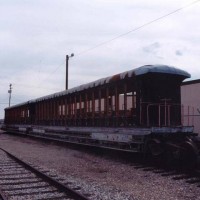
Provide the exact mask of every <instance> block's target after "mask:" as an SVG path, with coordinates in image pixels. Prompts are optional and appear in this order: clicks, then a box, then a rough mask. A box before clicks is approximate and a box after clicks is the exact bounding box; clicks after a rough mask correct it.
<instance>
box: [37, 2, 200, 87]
mask: <svg viewBox="0 0 200 200" xmlns="http://www.w3.org/2000/svg"><path fill="white" fill-rule="evenodd" d="M199 1H200V0H196V1H193V2H190V3H188V4H186V5H185V6H182V7H180V8H178V9H176V10H173V11H171V12H169V13H167V14H165V15H162V16H160V17H158V18H156V19H154V20H152V21H149V22H147V23H145V24H143V25H141V26H138V27H136V28H134V29H132V30H130V31H128V32H125V33H122V34H120V35H118V36H116V37H114V38H112V39H110V40H107V41H104V42H102V43H99V44H97V45H95V46H93V47H91V48H89V49H86V50H84V51H81V52H79V53H76V56H81V55H83V54H85V53H87V52H89V51H92V50H94V49H96V48H98V47H101V46H104V45H106V44H108V43H110V42H113V41H114V40H117V39H119V38H121V37H124V36H126V35H128V34H130V33H133V32H136V31H138V30H140V29H142V28H144V27H146V26H149V25H151V24H153V23H155V22H157V21H159V20H162V19H164V18H166V17H168V16H170V15H173V14H175V13H177V12H180V11H181V10H183V9H185V8H188V7H190V6H192V5H194V4H196V3H199ZM62 65H63V63H62V64H61V65H59V66H58V67H57V68H56V69H55V70H54V71H52V72H51V73H49V75H47V77H46V78H45V79H44V80H43V81H41V82H40V84H39V86H40V85H41V83H42V82H44V81H45V80H47V78H48V77H49V76H50V75H51V74H53V73H55V72H56V71H57V70H58V69H59V68H60V67H61V66H62Z"/></svg>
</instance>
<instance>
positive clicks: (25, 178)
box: [0, 148, 89, 200]
mask: <svg viewBox="0 0 200 200" xmlns="http://www.w3.org/2000/svg"><path fill="white" fill-rule="evenodd" d="M80 189H81V188H79V187H75V186H73V187H69V186H66V185H64V184H63V183H61V182H60V181H59V180H57V179H56V178H52V177H51V176H49V175H47V174H46V173H44V172H42V171H40V170H38V169H36V168H35V167H33V166H31V165H29V164H28V163H26V162H24V161H22V160H20V159H19V158H17V157H15V156H14V155H12V154H10V153H9V152H7V151H5V150H4V149H1V148H0V200H1V199H2V200H14V199H17V200H21V199H22V200H23V199H26V200H27V199H32V200H33V199H37V200H42V199H45V200H89V198H88V197H86V196H84V195H82V194H81V193H80V192H78V191H77V190H80Z"/></svg>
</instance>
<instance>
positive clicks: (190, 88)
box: [181, 79, 200, 134]
mask: <svg viewBox="0 0 200 200" xmlns="http://www.w3.org/2000/svg"><path fill="white" fill-rule="evenodd" d="M181 103H182V105H183V109H182V110H183V112H182V114H183V115H184V118H183V119H184V120H183V124H184V125H194V132H197V133H199V134H200V79H199V80H194V81H187V82H184V83H183V85H182V86H181Z"/></svg>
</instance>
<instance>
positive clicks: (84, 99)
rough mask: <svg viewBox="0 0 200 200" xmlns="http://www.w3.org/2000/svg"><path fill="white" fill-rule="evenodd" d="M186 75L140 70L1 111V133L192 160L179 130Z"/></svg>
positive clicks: (194, 154) (190, 141)
mask: <svg viewBox="0 0 200 200" xmlns="http://www.w3.org/2000/svg"><path fill="white" fill-rule="evenodd" d="M189 77H190V74H188V73H187V72H186V71H183V70H181V69H178V68H175V67H172V66H167V65H145V66H142V67H138V68H136V69H133V70H130V71H126V72H123V73H120V74H116V75H113V76H110V77H107V78H103V79H99V80H97V81H94V82H91V83H88V84H84V85H81V86H78V87H75V88H71V89H69V90H65V91H62V92H58V93H55V94H51V95H48V96H44V97H41V98H37V99H34V100H30V101H27V102H24V103H21V104H18V105H15V106H12V107H9V108H6V109H5V125H6V126H5V129H6V130H7V131H12V130H14V131H18V132H26V133H32V134H41V133H60V132H62V133H65V134H66V138H67V139H68V140H73V141H74V140H75V141H77V142H80V141H81V142H85V143H91V144H94V143H95V144H97V145H100V146H104V147H105V146H106V147H108V146H114V147H115V148H125V149H129V150H132V151H135V152H140V153H143V154H144V155H147V154H150V155H152V156H154V157H157V156H162V155H163V154H165V155H170V156H172V157H178V158H179V159H180V158H181V159H189V160H192V161H194V160H195V161H196V160H198V158H199V156H200V153H199V149H200V145H199V141H198V137H197V136H196V135H197V134H195V133H193V127H192V126H183V125H182V115H181V112H182V109H183V106H182V105H181V95H180V86H181V83H182V81H183V80H184V79H186V78H189Z"/></svg>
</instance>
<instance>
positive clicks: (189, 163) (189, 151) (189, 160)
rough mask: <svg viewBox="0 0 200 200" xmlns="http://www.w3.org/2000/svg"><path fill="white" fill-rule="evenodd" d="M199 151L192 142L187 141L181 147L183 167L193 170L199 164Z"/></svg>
mask: <svg viewBox="0 0 200 200" xmlns="http://www.w3.org/2000/svg"><path fill="white" fill-rule="evenodd" d="M197 155H198V149H197V147H196V145H195V144H194V143H193V142H192V141H185V142H184V143H183V144H182V145H181V156H180V161H181V165H182V166H183V167H187V168H188V167H189V168H193V167H195V165H196V164H197Z"/></svg>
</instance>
